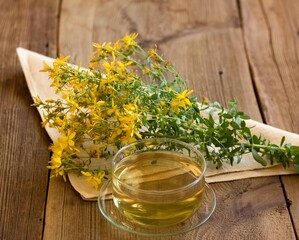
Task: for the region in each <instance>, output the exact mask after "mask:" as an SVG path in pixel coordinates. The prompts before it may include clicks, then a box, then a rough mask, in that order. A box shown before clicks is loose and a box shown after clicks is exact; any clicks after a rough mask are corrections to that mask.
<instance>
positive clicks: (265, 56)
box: [241, 0, 299, 236]
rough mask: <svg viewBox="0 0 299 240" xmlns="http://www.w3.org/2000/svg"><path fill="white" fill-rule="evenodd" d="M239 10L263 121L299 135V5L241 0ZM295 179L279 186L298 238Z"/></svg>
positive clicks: (284, 179) (288, 2) (295, 3)
mask: <svg viewBox="0 0 299 240" xmlns="http://www.w3.org/2000/svg"><path fill="white" fill-rule="evenodd" d="M241 8H242V15H243V21H244V37H245V42H246V47H247V49H248V57H249V62H250V65H251V67H252V71H253V74H254V82H255V84H256V88H257V91H258V93H259V97H260V101H261V106H262V110H263V114H264V116H265V120H266V122H267V123H269V124H271V125H274V126H277V127H280V128H284V129H286V130H289V131H293V132H296V133H299V121H298V117H299V108H298V105H299V98H298V90H299V81H298V79H299V58H298V54H299V47H298V46H299V45H298V43H299V39H298V29H299V19H298V12H299V4H298V2H296V1H291V0H287V1H271V0H265V1H250V0H244V1H243V0H242V1H241ZM257 52H258V53H259V54H256V53H257ZM273 83H275V84H273ZM295 179H296V180H297V181H298V180H299V176H292V177H289V176H284V177H282V182H283V184H284V187H285V190H286V195H287V197H288V198H289V199H290V202H292V205H291V206H290V212H291V215H292V216H293V223H294V227H295V229H296V234H297V236H299V220H298V218H297V217H296V216H298V215H299V210H298V208H296V207H294V206H298V205H299V198H294V196H296V195H294V193H296V192H297V188H298V187H297V186H296V184H294V182H295Z"/></svg>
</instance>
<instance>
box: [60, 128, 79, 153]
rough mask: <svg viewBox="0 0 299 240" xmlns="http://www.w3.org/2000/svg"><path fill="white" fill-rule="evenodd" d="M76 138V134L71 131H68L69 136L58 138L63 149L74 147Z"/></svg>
mask: <svg viewBox="0 0 299 240" xmlns="http://www.w3.org/2000/svg"><path fill="white" fill-rule="evenodd" d="M75 136H76V132H71V131H70V130H68V131H67V135H65V136H62V137H60V138H58V143H59V144H60V145H61V146H62V148H63V149H65V148H67V147H73V146H74V145H75V142H74V141H73V139H74V138H75Z"/></svg>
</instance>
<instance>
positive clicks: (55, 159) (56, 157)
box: [49, 142, 63, 169]
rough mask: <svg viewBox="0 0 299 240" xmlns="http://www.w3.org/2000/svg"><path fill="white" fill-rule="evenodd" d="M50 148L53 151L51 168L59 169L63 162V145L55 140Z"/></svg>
mask: <svg viewBox="0 0 299 240" xmlns="http://www.w3.org/2000/svg"><path fill="white" fill-rule="evenodd" d="M50 150H51V151H52V152H53V154H52V157H51V161H50V163H51V166H50V167H49V168H50V169H58V168H59V167H60V166H61V164H62V162H61V156H62V151H63V147H62V145H61V144H60V143H59V142H54V143H53V145H52V146H51V147H50Z"/></svg>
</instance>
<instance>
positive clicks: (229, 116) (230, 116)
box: [222, 113, 233, 119]
mask: <svg viewBox="0 0 299 240" xmlns="http://www.w3.org/2000/svg"><path fill="white" fill-rule="evenodd" d="M222 116H223V117H224V118H226V119H232V118H233V116H232V115H231V114H228V113H224V114H223V115H222Z"/></svg>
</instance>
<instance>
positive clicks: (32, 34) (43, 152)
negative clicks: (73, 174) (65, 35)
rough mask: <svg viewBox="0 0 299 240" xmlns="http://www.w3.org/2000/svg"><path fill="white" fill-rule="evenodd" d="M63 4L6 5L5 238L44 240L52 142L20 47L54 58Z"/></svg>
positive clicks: (0, 148)
mask: <svg viewBox="0 0 299 240" xmlns="http://www.w3.org/2000/svg"><path fill="white" fill-rule="evenodd" d="M57 6H58V1H50V2H48V1H39V2H36V1H23V0H22V1H13V2H11V1H1V3H0V7H1V15H0V25H1V30H0V35H1V38H0V69H1V71H0V94H1V102H0V126H1V128H0V162H1V171H0V239H41V237H42V233H43V221H44V208H45V200H46V196H47V185H48V170H47V169H46V165H47V162H48V160H49V151H48V149H47V148H48V144H49V139H48V137H47V135H46V133H45V131H44V130H43V129H42V128H41V125H40V119H39V116H38V114H37V111H36V110H35V109H34V108H33V107H31V106H30V104H32V100H31V97H30V94H29V91H28V89H27V86H26V82H25V78H24V75H23V73H22V69H21V66H20V64H19V61H18V59H17V56H16V48H17V47H19V46H21V47H25V48H29V49H32V50H34V51H38V52H41V53H43V54H47V55H50V56H51V55H52V56H54V55H55V53H56V13H57Z"/></svg>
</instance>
